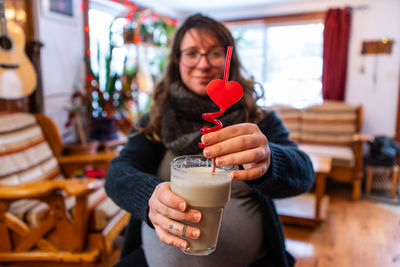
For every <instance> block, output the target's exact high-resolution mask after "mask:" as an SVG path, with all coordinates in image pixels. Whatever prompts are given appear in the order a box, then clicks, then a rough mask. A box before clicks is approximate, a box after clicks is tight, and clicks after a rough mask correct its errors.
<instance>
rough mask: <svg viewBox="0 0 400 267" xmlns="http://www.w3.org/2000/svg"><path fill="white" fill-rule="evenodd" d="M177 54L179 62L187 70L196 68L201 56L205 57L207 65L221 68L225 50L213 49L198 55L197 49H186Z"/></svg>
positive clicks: (221, 48) (220, 48)
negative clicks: (187, 68)
mask: <svg viewBox="0 0 400 267" xmlns="http://www.w3.org/2000/svg"><path fill="white" fill-rule="evenodd" d="M179 54H180V60H181V62H182V63H183V64H184V65H185V66H187V67H189V68H194V67H196V66H197V64H199V62H200V59H201V57H202V56H205V57H206V60H207V62H208V64H209V65H211V66H213V67H221V66H222V65H224V62H225V49H224V48H223V47H217V48H213V49H211V50H210V51H208V52H207V53H200V51H199V50H197V49H193V48H188V49H184V50H181V51H180V52H179Z"/></svg>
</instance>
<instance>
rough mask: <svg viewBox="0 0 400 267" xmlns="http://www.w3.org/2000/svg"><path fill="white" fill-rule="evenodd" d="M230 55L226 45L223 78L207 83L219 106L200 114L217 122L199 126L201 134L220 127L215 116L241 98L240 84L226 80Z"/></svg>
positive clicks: (212, 169) (208, 90)
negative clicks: (204, 126) (208, 125)
mask: <svg viewBox="0 0 400 267" xmlns="http://www.w3.org/2000/svg"><path fill="white" fill-rule="evenodd" d="M231 56H232V46H228V51H227V52H226V60H225V69H224V80H220V79H216V80H212V81H211V82H209V83H208V85H207V94H208V96H209V97H210V98H211V100H212V101H214V103H215V104H217V106H218V107H219V109H220V111H219V112H212V113H204V114H202V118H203V119H205V120H206V121H209V122H212V123H215V124H217V126H215V127H208V128H201V129H200V132H201V133H202V134H206V133H210V132H214V131H218V130H219V129H221V128H222V123H221V122H220V121H219V120H217V119H215V117H219V116H221V115H222V114H224V112H225V110H227V109H228V108H229V107H230V106H232V105H233V104H235V103H236V102H238V101H239V100H240V98H242V96H243V88H242V86H241V85H240V84H239V83H237V82H235V81H230V82H228V77H229V66H230V64H231ZM199 147H201V148H204V147H205V145H204V144H202V143H199ZM211 173H212V174H214V173H215V158H213V160H212V168H211Z"/></svg>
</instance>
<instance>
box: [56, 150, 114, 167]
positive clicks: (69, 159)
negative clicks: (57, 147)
mask: <svg viewBox="0 0 400 267" xmlns="http://www.w3.org/2000/svg"><path fill="white" fill-rule="evenodd" d="M116 156H118V153H115V152H107V153H96V154H77V155H66V156H60V157H58V163H60V164H89V163H95V162H104V163H107V162H110V161H111V160H112V159H113V158H115V157H116Z"/></svg>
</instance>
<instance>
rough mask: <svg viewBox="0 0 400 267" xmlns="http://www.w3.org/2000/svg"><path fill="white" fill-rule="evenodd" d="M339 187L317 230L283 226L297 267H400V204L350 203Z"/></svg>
mask: <svg viewBox="0 0 400 267" xmlns="http://www.w3.org/2000/svg"><path fill="white" fill-rule="evenodd" d="M338 188H339V187H338V186H337V188H335V189H334V190H333V191H332V190H331V191H328V193H329V195H330V203H329V209H328V217H327V220H326V221H325V222H323V223H322V224H321V225H320V226H319V227H317V228H315V229H310V228H304V227H299V226H288V225H285V226H284V231H285V235H286V240H287V248H288V250H289V251H290V252H291V253H292V255H293V256H295V258H296V259H297V264H296V267H347V266H349V267H350V266H351V267H364V266H366V267H375V266H376V267H381V266H382V267H391V266H400V205H389V204H381V203H377V202H371V201H366V200H360V201H351V200H350V195H351V192H350V191H351V190H350V188H346V187H344V186H340V189H338Z"/></svg>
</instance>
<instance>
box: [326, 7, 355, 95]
mask: <svg viewBox="0 0 400 267" xmlns="http://www.w3.org/2000/svg"><path fill="white" fill-rule="evenodd" d="M350 24H351V9H350V8H344V9H329V10H328V11H327V13H326V17H325V28H324V52H323V68H322V96H323V99H324V100H344V96H345V86H346V74H347V54H348V49H349V36H350Z"/></svg>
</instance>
